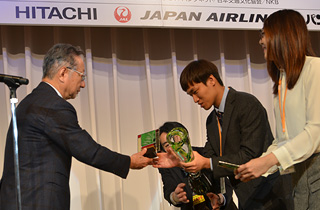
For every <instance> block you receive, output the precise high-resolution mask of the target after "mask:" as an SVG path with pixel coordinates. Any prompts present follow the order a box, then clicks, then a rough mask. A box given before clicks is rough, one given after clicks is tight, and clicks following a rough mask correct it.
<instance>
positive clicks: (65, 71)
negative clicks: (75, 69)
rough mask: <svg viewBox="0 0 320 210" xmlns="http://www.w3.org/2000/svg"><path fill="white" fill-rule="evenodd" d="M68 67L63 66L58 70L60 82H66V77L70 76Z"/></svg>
mask: <svg viewBox="0 0 320 210" xmlns="http://www.w3.org/2000/svg"><path fill="white" fill-rule="evenodd" d="M68 73H69V71H68V69H67V68H66V67H64V66H63V67H61V68H60V69H59V70H58V72H57V76H58V79H59V81H60V82H63V83H64V82H65V80H66V78H67V77H68Z"/></svg>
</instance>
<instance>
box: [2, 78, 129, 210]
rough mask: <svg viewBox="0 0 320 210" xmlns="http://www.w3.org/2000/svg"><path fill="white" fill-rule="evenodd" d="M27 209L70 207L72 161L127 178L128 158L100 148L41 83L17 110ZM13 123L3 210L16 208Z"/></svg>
mask: <svg viewBox="0 0 320 210" xmlns="http://www.w3.org/2000/svg"><path fill="white" fill-rule="evenodd" d="M16 116H17V124H18V138H19V139H18V141H19V164H20V182H21V197H22V209H23V210H43V209H57V210H61V209H69V208H70V190H69V177H70V168H71V158H72V157H75V158H76V159H78V160H79V161H81V162H83V163H86V164H89V165H91V166H93V167H96V168H98V169H101V170H104V171H107V172H111V173H113V174H115V175H118V176H120V177H122V178H126V176H127V174H128V172H129V167H130V157H129V156H126V155H122V154H119V153H116V152H113V151H111V150H109V149H108V148H106V147H103V146H101V145H99V144H97V143H96V142H95V141H94V140H93V139H92V137H91V136H90V135H89V134H88V133H87V132H86V131H85V130H83V129H81V127H80V126H79V124H78V119H77V114H76V111H75V109H74V107H73V106H72V105H71V104H70V103H69V102H67V101H66V100H64V99H63V98H61V97H60V96H58V94H57V93H56V91H55V90H54V89H53V88H52V87H50V85H48V84H47V83H44V82H41V83H40V84H39V86H38V87H37V88H35V89H34V90H33V91H32V93H31V94H29V95H28V96H27V97H26V98H25V99H23V100H22V101H21V103H20V104H19V105H18V107H17V109H16ZM12 139H13V136H12V124H10V127H9V130H8V134H7V142H6V148H5V162H4V170H3V176H2V184H1V189H0V190H1V200H2V202H1V204H0V207H1V208H0V209H1V210H11V209H17V207H16V194H15V180H14V165H13V144H12V142H13V140H12Z"/></svg>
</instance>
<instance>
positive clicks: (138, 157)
mask: <svg viewBox="0 0 320 210" xmlns="http://www.w3.org/2000/svg"><path fill="white" fill-rule="evenodd" d="M146 152H147V149H146V148H143V149H142V150H141V151H140V152H138V153H135V154H133V155H131V157H130V158H131V162H130V168H131V169H142V168H144V167H146V166H147V165H152V164H153V163H154V162H155V160H153V159H152V158H147V157H145V156H143V155H144V154H145V153H146Z"/></svg>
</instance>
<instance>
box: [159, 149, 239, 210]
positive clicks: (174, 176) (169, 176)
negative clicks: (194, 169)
mask: <svg viewBox="0 0 320 210" xmlns="http://www.w3.org/2000/svg"><path fill="white" fill-rule="evenodd" d="M192 149H193V150H194V151H197V152H199V153H200V154H202V151H203V148H200V147H192ZM159 172H160V174H161V178H162V183H163V193H164V198H165V199H166V200H167V201H168V202H169V203H170V204H172V205H174V204H173V203H172V202H171V200H170V194H171V193H172V192H173V191H174V190H175V189H176V187H177V185H178V184H180V183H185V184H186V186H185V188H184V190H185V192H186V193H187V198H188V200H189V201H190V202H189V203H181V204H177V205H174V206H176V207H180V208H181V210H192V209H193V202H192V190H191V188H190V186H189V184H188V175H187V174H186V173H185V172H184V170H183V169H181V168H179V167H175V168H159ZM201 173H205V174H206V176H207V177H208V178H209V180H210V182H211V183H212V186H213V188H212V192H214V193H216V194H218V193H220V181H219V180H213V177H212V173H210V172H209V171H208V170H202V171H201ZM226 189H227V193H226V194H225V198H226V199H227V201H226V206H225V207H226V208H222V209H225V210H235V209H236V207H235V205H234V203H233V201H232V187H231V185H230V183H229V182H227V183H226ZM206 204H207V206H208V207H210V208H209V209H212V208H211V205H210V200H209V198H206Z"/></svg>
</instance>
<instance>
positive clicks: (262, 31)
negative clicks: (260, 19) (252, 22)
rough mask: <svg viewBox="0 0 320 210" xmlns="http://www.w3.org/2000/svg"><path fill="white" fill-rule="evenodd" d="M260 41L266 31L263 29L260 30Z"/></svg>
mask: <svg viewBox="0 0 320 210" xmlns="http://www.w3.org/2000/svg"><path fill="white" fill-rule="evenodd" d="M259 35H260V39H262V38H263V37H264V30H263V29H260V34H259Z"/></svg>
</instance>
